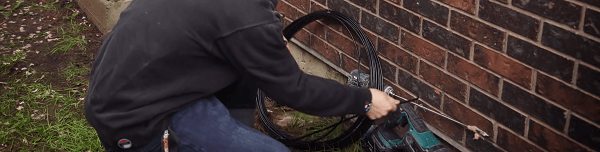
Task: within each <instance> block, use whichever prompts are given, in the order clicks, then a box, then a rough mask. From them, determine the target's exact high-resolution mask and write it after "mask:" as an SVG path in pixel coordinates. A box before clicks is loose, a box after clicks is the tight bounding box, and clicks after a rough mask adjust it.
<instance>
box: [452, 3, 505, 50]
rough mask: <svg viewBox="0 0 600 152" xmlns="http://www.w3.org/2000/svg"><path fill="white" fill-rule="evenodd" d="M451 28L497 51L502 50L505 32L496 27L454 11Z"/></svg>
mask: <svg viewBox="0 0 600 152" xmlns="http://www.w3.org/2000/svg"><path fill="white" fill-rule="evenodd" d="M450 27H451V28H452V29H453V30H456V31H457V32H459V33H461V34H463V35H466V36H468V37H470V38H473V39H475V40H477V41H479V42H481V43H483V44H485V45H487V46H489V47H491V48H494V49H496V50H497V51H500V50H502V44H503V43H502V42H503V41H504V32H502V31H500V30H498V29H496V28H494V27H491V26H489V25H487V24H484V23H482V22H480V21H477V20H475V19H473V18H470V17H468V16H466V15H463V14H461V13H459V12H456V11H452V16H451V17H450Z"/></svg>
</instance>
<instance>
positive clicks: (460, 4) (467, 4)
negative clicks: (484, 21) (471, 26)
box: [440, 0, 477, 14]
mask: <svg viewBox="0 0 600 152" xmlns="http://www.w3.org/2000/svg"><path fill="white" fill-rule="evenodd" d="M440 1H441V2H444V3H446V4H448V5H450V6H453V7H456V8H459V9H461V10H463V11H465V12H468V13H470V14H475V7H476V6H477V5H475V0H440Z"/></svg>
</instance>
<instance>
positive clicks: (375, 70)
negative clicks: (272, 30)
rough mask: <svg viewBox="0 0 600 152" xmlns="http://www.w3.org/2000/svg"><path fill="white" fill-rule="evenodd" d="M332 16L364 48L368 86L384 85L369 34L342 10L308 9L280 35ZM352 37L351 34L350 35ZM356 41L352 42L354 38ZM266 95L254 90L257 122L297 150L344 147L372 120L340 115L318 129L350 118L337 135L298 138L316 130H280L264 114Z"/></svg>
mask: <svg viewBox="0 0 600 152" xmlns="http://www.w3.org/2000/svg"><path fill="white" fill-rule="evenodd" d="M326 18H327V19H333V20H336V21H338V22H339V23H341V24H342V25H343V26H344V27H345V28H346V29H347V30H349V32H350V34H354V35H356V36H357V37H358V39H359V40H360V42H361V44H362V46H363V47H364V48H365V51H366V54H367V57H368V59H369V67H370V69H369V70H370V71H369V72H370V73H369V74H370V87H371V88H376V89H379V90H383V89H384V84H383V77H382V74H381V73H382V72H381V65H380V61H379V58H378V56H377V52H376V50H375V47H374V46H373V43H372V42H371V40H370V39H369V37H368V36H367V35H366V34H365V32H364V31H363V30H362V28H361V27H360V25H359V24H358V23H357V22H356V21H354V20H352V19H351V18H349V17H347V16H345V15H343V14H342V13H339V12H336V11H331V10H325V11H317V12H313V13H309V14H307V15H306V16H303V17H301V18H299V19H297V20H295V21H294V22H292V23H291V24H290V25H288V26H287V27H286V28H285V29H284V30H283V35H284V37H285V38H286V39H288V40H289V39H291V38H292V37H293V36H294V35H295V34H296V33H297V32H298V31H300V30H301V29H302V28H303V27H304V26H306V25H308V24H309V23H311V22H313V21H316V20H319V19H326ZM352 39H353V40H354V36H352ZM354 43H356V42H354ZM358 63H359V64H358V66H359V67H360V58H359V59H358ZM265 99H266V97H265V94H264V92H262V91H260V90H258V91H257V96H256V104H257V108H258V114H259V118H260V121H261V124H262V125H263V126H264V129H265V131H266V132H267V133H268V134H269V135H270V136H271V137H273V138H275V139H277V140H278V141H280V142H282V143H283V144H284V145H286V146H288V147H292V148H295V149H299V150H329V149H333V148H345V147H348V146H350V145H352V144H353V143H354V142H356V141H358V140H359V139H360V138H361V136H362V135H363V134H364V133H365V132H366V131H367V129H368V128H369V127H370V126H371V124H372V123H373V122H372V120H370V119H368V118H367V117H366V116H364V115H363V116H353V117H350V118H342V119H341V120H340V122H338V123H336V124H334V125H331V126H329V127H326V128H323V129H321V130H320V131H324V130H326V129H330V130H329V131H328V133H327V134H329V133H331V132H332V131H333V129H335V128H337V126H339V125H340V124H341V123H343V122H345V121H348V120H354V123H353V124H352V126H351V127H350V128H349V129H347V130H344V131H343V132H342V133H341V134H340V135H339V136H337V137H336V138H333V139H327V140H320V139H321V138H323V137H324V136H326V135H324V136H323V137H321V138H318V139H314V140H308V141H307V140H302V139H304V137H307V136H310V135H312V134H314V133H316V132H313V133H310V134H307V135H304V136H303V137H300V138H293V137H292V136H291V135H289V134H287V133H286V132H284V131H282V130H281V128H280V127H279V126H277V125H275V124H273V122H271V120H270V119H269V117H268V113H267V109H266V106H265V104H264V101H265Z"/></svg>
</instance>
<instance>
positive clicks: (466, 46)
mask: <svg viewBox="0 0 600 152" xmlns="http://www.w3.org/2000/svg"><path fill="white" fill-rule="evenodd" d="M423 38H425V39H427V40H429V41H431V42H433V43H435V44H437V45H439V46H440V47H443V48H446V49H448V50H450V51H452V52H454V53H456V54H458V55H460V56H461V57H463V58H465V59H468V58H469V56H470V53H471V51H470V50H471V43H472V42H471V41H470V40H468V39H465V38H463V37H462V36H460V35H458V34H454V33H453V32H451V31H449V30H448V29H446V28H444V27H441V26H438V25H435V24H433V23H431V22H429V21H426V20H423Z"/></svg>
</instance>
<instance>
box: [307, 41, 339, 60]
mask: <svg viewBox="0 0 600 152" xmlns="http://www.w3.org/2000/svg"><path fill="white" fill-rule="evenodd" d="M309 46H310V47H311V48H312V49H314V50H316V51H317V52H319V54H321V55H323V56H324V57H325V58H327V59H328V60H329V61H331V62H333V63H335V64H336V65H339V64H340V53H339V52H338V51H337V50H335V49H334V48H333V47H332V46H331V45H329V44H327V42H325V41H323V40H321V39H319V38H317V37H315V36H314V35H311V38H310V43H309Z"/></svg>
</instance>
